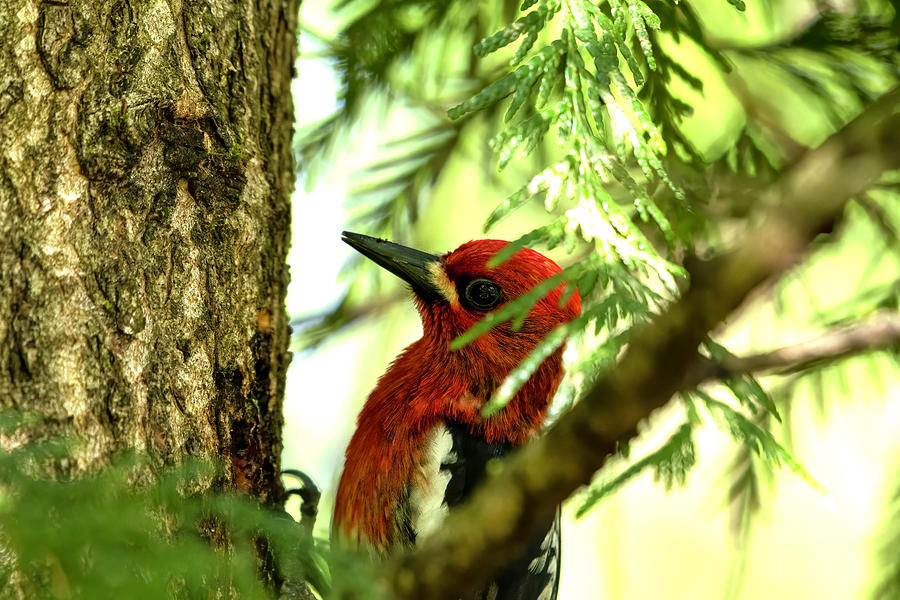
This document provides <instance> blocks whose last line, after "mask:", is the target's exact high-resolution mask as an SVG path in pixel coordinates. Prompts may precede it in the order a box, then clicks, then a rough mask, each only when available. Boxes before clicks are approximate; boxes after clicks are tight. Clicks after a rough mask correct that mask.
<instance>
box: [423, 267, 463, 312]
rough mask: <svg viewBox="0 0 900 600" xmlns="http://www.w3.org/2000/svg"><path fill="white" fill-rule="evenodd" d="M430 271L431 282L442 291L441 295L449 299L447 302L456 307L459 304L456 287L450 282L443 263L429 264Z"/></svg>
mask: <svg viewBox="0 0 900 600" xmlns="http://www.w3.org/2000/svg"><path fill="white" fill-rule="evenodd" d="M428 270H429V271H431V280H432V281H433V282H434V285H436V286H437V288H438V289H439V290H441V294H443V296H444V298H446V299H447V302H449V303H450V304H451V305H454V306H455V305H457V304H459V296H458V295H457V293H456V286H455V285H454V284H453V282H452V281H450V278H449V277H447V273H446V272H445V271H444V267H442V266H441V263H439V262H437V261H435V262H432V263H429V265H428Z"/></svg>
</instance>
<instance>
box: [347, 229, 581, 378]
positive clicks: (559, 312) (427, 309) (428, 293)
mask: <svg viewBox="0 0 900 600" xmlns="http://www.w3.org/2000/svg"><path fill="white" fill-rule="evenodd" d="M343 240H344V241H345V242H347V243H348V244H349V245H350V246H352V247H353V248H355V249H356V250H357V251H359V252H360V253H361V254H363V255H364V256H366V257H367V258H369V259H371V260H372V261H374V262H375V263H377V264H378V265H380V266H382V267H384V268H385V269H387V270H388V271H390V272H392V273H394V274H395V275H397V276H398V277H400V278H401V279H403V280H404V281H406V282H407V283H409V284H410V286H411V287H412V290H413V292H414V294H415V297H416V305H417V308H418V310H419V314H420V316H421V318H422V328H423V339H425V340H427V341H428V342H429V347H430V348H431V351H432V352H433V353H446V354H447V355H448V358H449V355H451V354H452V355H456V356H455V357H454V361H453V362H456V363H459V362H460V359H462V363H463V364H464V368H472V367H473V366H477V368H478V370H479V371H485V370H487V371H489V373H482V374H483V375H489V376H490V377H489V378H490V379H498V378H499V379H500V380H502V378H503V377H505V376H506V375H507V374H508V373H509V371H510V370H511V369H512V368H513V367H515V366H516V365H517V364H518V363H519V362H520V361H521V360H522V359H524V358H525V357H526V356H528V354H529V353H530V352H531V351H532V350H533V349H534V348H535V346H536V345H537V344H538V343H539V342H540V341H541V340H542V339H543V338H544V337H545V336H546V335H547V334H548V333H550V331H552V330H553V329H554V328H555V327H557V326H558V325H560V324H562V323H564V322H566V321H570V320H572V319H574V318H575V317H577V316H578V315H579V313H580V311H581V299H580V297H579V295H578V292H577V291H575V292H574V293H572V294H571V295H570V296H568V297H567V298H566V299H565V301H564V302H562V303H561V302H560V301H561V299H562V298H563V290H564V288H565V285H564V284H560V285H559V286H557V287H556V288H555V289H553V290H551V291H550V292H549V293H547V294H546V295H545V296H544V297H543V298H541V299H540V300H538V302H537V303H536V304H535V305H534V306H533V307H532V308H531V310H530V312H529V314H528V316H527V318H526V319H525V320H524V322H523V323H522V325H521V326H520V327H519V328H517V329H514V328H513V327H512V323H511V322H510V321H506V322H503V323H499V324H497V325H496V326H495V327H493V328H492V329H491V330H490V331H489V332H488V333H486V334H484V335H482V336H480V337H479V338H478V339H477V340H475V341H474V342H472V343H471V344H469V345H468V346H466V347H464V348H462V349H460V350H459V351H457V352H453V351H452V350H451V349H450V342H451V341H452V340H453V339H454V338H456V337H457V336H459V335H460V334H462V333H463V332H465V331H466V330H468V329H469V328H470V327H472V326H473V325H475V323H477V322H478V321H480V320H481V319H483V318H484V316H485V315H486V314H487V313H490V312H493V311H495V310H497V309H498V308H500V307H501V306H503V305H504V304H505V303H507V302H510V301H512V300H515V299H516V298H518V297H519V296H521V295H522V294H524V293H526V292H528V291H529V290H531V289H532V288H533V287H534V286H536V285H537V284H539V283H540V282H542V281H544V280H545V279H547V278H549V277H552V276H554V275H557V274H558V273H560V272H561V269H560V268H559V266H558V265H557V264H556V263H555V262H553V261H552V260H550V259H549V258H547V257H545V256H544V255H542V254H540V253H539V252H535V251H534V250H531V249H528V248H523V249H521V250H519V251H517V252H516V253H515V254H513V255H512V256H511V257H510V258H509V259H508V260H506V261H504V262H503V263H501V264H499V265H497V266H489V264H488V263H489V261H490V259H491V258H492V257H493V256H494V255H495V254H496V253H497V252H499V251H500V250H502V249H503V248H504V247H505V246H507V245H508V243H509V242H505V241H502V240H473V241H470V242H466V243H465V244H463V245H461V246H460V247H459V248H457V249H456V250H453V251H452V252H448V253H446V254H442V255H434V254H429V253H426V252H421V251H419V250H415V249H413V248H408V247H406V246H401V245H399V244H394V243H392V242H389V241H387V240H382V239H378V238H373V237H369V236H366V235H360V234H357V233H350V232H344V234H343Z"/></svg>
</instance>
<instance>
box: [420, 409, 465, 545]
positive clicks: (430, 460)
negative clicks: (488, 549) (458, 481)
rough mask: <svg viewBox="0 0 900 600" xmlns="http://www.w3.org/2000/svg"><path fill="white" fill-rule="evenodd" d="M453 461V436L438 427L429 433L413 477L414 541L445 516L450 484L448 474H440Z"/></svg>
mask: <svg viewBox="0 0 900 600" xmlns="http://www.w3.org/2000/svg"><path fill="white" fill-rule="evenodd" d="M454 462H456V455H455V453H454V452H453V437H452V436H451V435H450V432H449V431H448V430H447V428H446V427H444V426H443V425H438V426H437V427H435V428H434V430H433V431H432V432H431V433H429V434H428V439H427V440H426V442H425V448H424V452H423V457H422V461H421V462H420V464H419V477H417V478H415V480H414V483H413V487H412V489H411V490H410V494H409V504H410V511H409V514H410V519H411V520H412V523H411V525H412V528H413V531H415V532H416V538H417V539H418V538H421V537H423V536H427V535H429V534H430V533H431V532H433V531H435V530H436V529H437V528H438V527H439V526H440V524H441V522H442V521H443V520H444V517H445V516H446V515H447V505H446V504H444V495H445V494H446V492H447V485H448V484H449V483H450V472H449V471H441V465H442V464H452V463H454Z"/></svg>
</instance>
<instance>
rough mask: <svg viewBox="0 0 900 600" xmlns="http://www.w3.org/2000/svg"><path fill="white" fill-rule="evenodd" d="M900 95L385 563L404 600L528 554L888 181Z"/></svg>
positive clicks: (895, 161)
mask: <svg viewBox="0 0 900 600" xmlns="http://www.w3.org/2000/svg"><path fill="white" fill-rule="evenodd" d="M898 103H900V89H894V90H892V91H891V92H889V93H888V94H886V95H884V96H883V97H882V98H881V99H880V100H878V101H877V102H875V103H874V104H872V105H871V106H870V107H869V108H868V109H867V110H866V111H865V112H864V113H863V114H862V115H860V116H859V117H858V118H856V119H855V120H854V121H853V122H851V123H850V124H849V125H847V126H846V127H845V128H844V129H842V130H841V131H840V132H838V133H837V134H835V135H834V136H832V137H831V138H830V139H829V140H827V141H826V142H825V143H824V144H822V145H821V146H820V147H818V148H816V149H814V150H811V151H809V152H807V153H806V154H804V155H803V156H802V157H800V159H799V160H798V161H797V162H796V163H795V164H794V166H793V167H792V168H790V169H789V170H788V171H786V172H785V173H784V174H783V176H782V177H781V178H780V179H779V181H777V182H776V183H775V184H773V185H771V186H769V187H767V188H761V189H760V191H759V196H760V198H761V203H760V205H761V206H768V207H771V208H769V209H768V210H766V211H765V213H764V214H763V215H762V217H763V218H761V219H760V220H759V223H760V225H759V226H758V227H756V228H755V230H754V231H752V232H751V234H750V235H748V236H747V238H746V240H745V241H744V242H743V244H741V245H740V246H739V247H737V248H735V249H734V250H732V251H730V252H728V253H727V254H723V255H721V256H719V257H717V258H715V259H713V260H710V261H708V262H702V263H698V264H697V265H696V266H695V267H694V268H692V269H691V286H690V288H689V289H688V290H687V291H686V293H685V294H684V296H683V297H682V298H681V299H680V300H679V301H678V302H676V303H675V304H673V305H672V306H671V307H670V309H669V310H668V311H667V312H666V313H665V314H663V315H660V316H659V317H658V318H656V319H655V320H654V321H652V322H651V323H649V324H647V325H646V326H643V327H642V328H640V329H639V330H637V331H636V332H635V334H634V337H633V338H632V341H631V343H630V345H629V348H628V350H627V351H626V353H625V355H624V356H623V357H622V359H621V361H620V362H619V364H618V365H617V367H616V368H615V369H614V370H613V371H612V372H610V374H609V375H608V376H607V377H606V378H604V379H602V380H601V381H599V382H598V383H597V384H596V385H595V386H594V387H593V388H592V389H591V390H589V391H588V392H587V394H586V395H585V396H584V398H583V399H582V400H581V402H579V403H578V404H577V405H576V406H575V407H574V408H573V409H572V410H571V411H570V412H569V413H568V414H566V415H565V416H563V417H562V418H560V419H559V421H558V422H557V423H556V425H555V426H554V427H553V428H551V429H550V430H549V431H548V432H547V434H546V435H544V436H543V437H541V438H539V439H538V440H536V441H535V442H534V443H532V444H529V445H528V446H526V447H525V448H523V449H522V450H521V451H520V452H518V453H517V455H515V456H513V457H512V458H511V459H510V460H509V461H507V462H506V463H505V464H502V465H501V467H500V468H499V469H498V471H497V472H495V473H492V475H491V477H490V478H489V480H488V481H487V482H486V485H484V486H483V487H482V488H481V489H480V490H479V491H478V492H477V493H476V494H475V495H474V497H473V498H472V499H471V501H470V502H468V503H467V504H466V505H464V506H462V507H460V509H459V510H457V511H455V513H453V514H451V515H449V517H448V520H447V522H446V526H445V527H443V528H442V529H441V530H440V531H438V532H437V533H436V534H435V535H433V536H432V537H430V538H428V539H427V540H425V541H424V542H423V544H422V546H420V548H419V549H418V550H417V551H416V552H415V553H413V554H410V555H406V556H401V557H398V558H397V559H395V560H394V561H393V562H392V563H390V564H389V565H388V569H387V570H386V575H385V576H386V578H387V581H386V583H387V585H388V586H389V587H390V588H392V589H393V592H394V596H395V597H397V598H401V599H419V598H429V599H431V600H441V599H446V600H453V599H456V598H459V597H460V596H461V595H462V594H463V593H464V592H465V591H466V590H467V589H471V588H472V587H477V586H478V585H479V584H481V583H483V582H485V581H486V580H487V579H488V577H490V575H491V574H492V573H493V572H494V571H495V570H496V569H497V568H498V567H500V566H502V564H503V563H504V561H505V560H506V558H507V557H508V556H509V555H510V553H512V552H514V551H516V550H518V549H520V548H522V547H523V544H524V543H526V541H527V540H528V539H529V538H530V536H531V535H532V533H533V532H534V531H535V529H536V527H537V526H539V524H541V523H543V522H546V520H548V519H549V518H550V517H551V516H552V514H553V511H554V510H555V507H556V505H557V504H559V503H560V502H562V501H563V500H565V498H566V497H567V496H569V495H570V494H571V493H572V492H573V491H575V490H576V489H577V488H578V487H580V486H582V485H584V484H586V483H588V482H589V481H590V479H591V477H592V476H593V474H594V472H595V471H596V470H597V469H599V468H600V467H602V466H603V464H604V462H605V461H606V460H607V458H608V457H609V456H610V455H612V454H613V453H614V452H615V451H616V444H617V442H619V441H620V440H627V439H630V438H632V437H634V436H635V435H636V434H637V427H638V424H639V423H640V422H641V421H642V420H643V419H645V418H647V416H648V415H649V414H650V413H651V412H652V411H654V410H655V409H657V408H659V407H661V406H663V405H664V404H665V403H666V402H667V401H668V400H669V399H670V398H671V397H672V395H673V394H675V393H676V392H678V391H679V390H682V389H686V387H687V386H688V384H689V380H690V378H689V377H686V375H685V374H686V373H691V372H694V371H695V370H696V369H698V368H699V365H700V363H701V362H702V360H703V359H702V357H701V356H700V355H699V354H698V351H697V350H698V346H699V345H700V343H701V342H702V340H703V339H704V338H705V337H706V336H707V335H708V333H709V331H710V330H712V329H713V328H714V327H715V326H716V325H718V324H719V323H720V322H721V321H722V320H723V319H725V318H726V317H727V316H728V315H729V314H730V313H731V312H732V311H734V310H735V309H736V308H737V307H738V306H739V305H740V304H741V303H742V302H743V301H744V299H745V298H746V297H747V295H748V294H749V293H750V292H751V291H752V290H753V289H754V288H756V287H757V286H758V285H759V284H760V283H762V282H763V281H765V280H767V279H769V278H772V277H776V276H778V275H780V274H781V273H783V272H784V271H785V270H787V269H789V268H791V267H792V266H794V265H796V264H797V263H798V262H799V261H800V260H801V258H802V257H803V255H804V252H805V251H806V248H807V246H808V245H809V243H810V242H811V241H812V240H813V239H814V238H815V237H816V235H818V234H819V233H820V232H822V231H827V230H830V228H831V227H832V226H833V224H834V223H835V222H836V221H838V220H839V219H840V218H841V215H842V214H843V210H844V205H845V204H846V202H847V201H848V200H849V199H850V198H851V197H853V196H855V195H856V194H859V193H860V192H862V191H864V190H865V189H866V188H867V186H869V185H870V184H871V183H872V182H873V180H875V179H877V178H878V177H879V176H880V175H881V174H882V173H883V172H884V171H886V170H889V169H895V168H898V167H900V153H898V152H897V151H896V149H897V148H900V114H897V105H898Z"/></svg>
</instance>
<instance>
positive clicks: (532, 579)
mask: <svg viewBox="0 0 900 600" xmlns="http://www.w3.org/2000/svg"><path fill="white" fill-rule="evenodd" d="M512 451H514V447H513V446H510V445H508V444H489V443H487V442H485V441H484V440H481V439H478V438H476V437H473V436H472V435H470V434H469V433H468V431H467V430H466V429H465V427H463V426H461V425H457V424H447V425H444V426H440V427H438V428H436V429H435V431H434V432H433V433H432V434H431V437H430V439H429V440H428V446H427V448H426V460H425V461H423V464H422V467H421V468H422V473H421V477H420V480H421V481H422V482H423V484H422V485H418V486H416V487H415V488H414V489H412V490H410V493H409V496H408V498H407V502H406V505H407V510H406V511H404V515H403V519H404V523H402V524H401V523H398V525H399V526H400V528H399V529H400V530H401V531H403V532H404V534H405V537H406V538H407V540H406V541H407V542H408V543H411V544H414V543H415V540H416V538H417V537H420V536H424V535H427V534H428V533H429V532H431V531H433V530H434V529H435V528H437V527H439V526H440V524H441V522H442V520H443V518H444V516H445V515H446V512H447V510H448V509H449V508H451V507H453V506H456V505H458V504H462V502H463V501H465V500H466V499H467V498H468V497H469V495H471V493H472V491H473V490H474V489H475V488H476V487H477V485H478V484H479V483H480V482H481V481H482V480H483V479H484V477H485V473H486V471H487V464H488V462H489V461H490V460H492V459H496V458H502V457H503V456H506V455H507V454H509V453H510V452H512ZM559 567H560V515H559V509H557V510H556V515H555V516H554V518H553V520H552V521H550V522H548V523H547V526H546V527H543V528H541V530H540V532H539V533H538V535H536V536H535V537H534V538H533V539H532V540H531V542H530V543H529V544H528V546H527V548H526V550H525V552H523V553H522V554H521V555H519V556H514V557H512V559H511V560H510V562H509V563H508V564H507V565H506V566H505V567H503V569H502V570H501V571H500V572H499V573H497V575H496V576H495V577H494V579H493V581H491V582H490V583H489V584H488V585H487V586H486V587H485V588H484V589H482V590H478V591H475V592H473V593H471V594H469V595H466V596H465V597H464V598H463V599H461V600H556V596H557V592H558V589H559Z"/></svg>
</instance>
